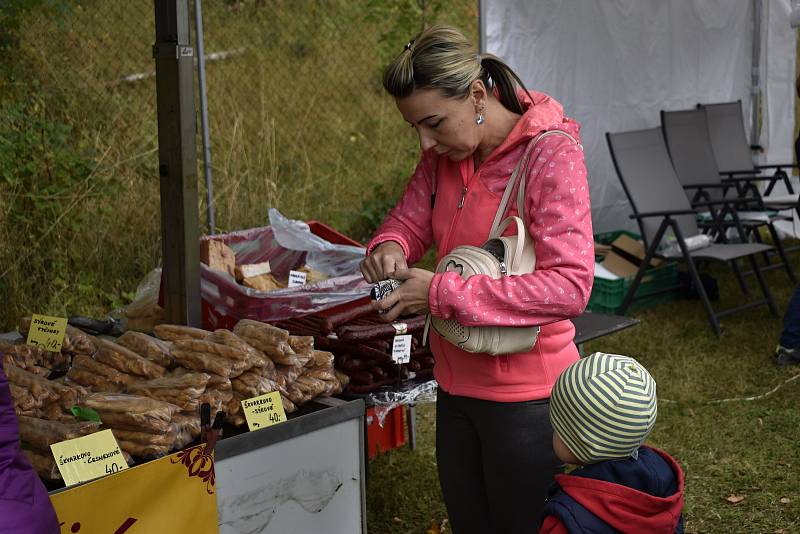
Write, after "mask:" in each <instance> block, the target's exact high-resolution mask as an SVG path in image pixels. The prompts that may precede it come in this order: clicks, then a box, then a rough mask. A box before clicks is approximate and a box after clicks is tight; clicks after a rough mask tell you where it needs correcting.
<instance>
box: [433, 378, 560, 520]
mask: <svg viewBox="0 0 800 534" xmlns="http://www.w3.org/2000/svg"><path fill="white" fill-rule="evenodd" d="M549 409H550V400H549V399H543V400H536V401H527V402H492V401H485V400H479V399H473V398H470V397H458V396H455V395H449V394H447V393H445V392H444V391H442V390H441V388H440V389H439V391H438V398H437V401H436V461H437V464H438V468H439V483H440V484H441V486H442V495H444V501H445V505H446V506H447V513H448V516H449V519H450V524H451V525H452V527H453V533H454V534H468V533H473V532H474V533H480V534H488V533H492V534H504V533H509V534H510V533H514V534H516V533H520V532H537V530H538V528H539V515H540V513H541V511H542V508H543V507H544V504H545V498H546V497H547V489H548V487H549V486H550V483H551V482H552V481H553V476H554V475H555V474H556V473H559V472H561V470H562V464H561V462H560V461H559V460H558V458H557V457H556V455H555V453H554V452H553V447H552V435H553V430H552V427H551V426H550V419H549V415H548V412H549Z"/></svg>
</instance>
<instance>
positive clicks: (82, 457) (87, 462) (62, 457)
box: [50, 430, 128, 486]
mask: <svg viewBox="0 0 800 534" xmlns="http://www.w3.org/2000/svg"><path fill="white" fill-rule="evenodd" d="M50 450H51V451H52V452H53V458H55V459H56V465H57V466H58V472H59V473H61V478H63V479H64V484H66V485H67V486H72V485H73V484H79V483H81V482H86V481H87V480H94V479H95V478H100V477H102V476H105V475H110V474H113V473H116V472H118V471H122V470H123V469H127V468H128V462H126V461H125V458H124V457H123V456H122V451H121V450H120V449H119V445H117V440H116V439H114V434H112V433H111V430H102V431H100V432H95V433H94V434H89V435H88V436H82V437H80V438H75V439H70V440H67V441H62V442H59V443H53V444H52V445H50Z"/></svg>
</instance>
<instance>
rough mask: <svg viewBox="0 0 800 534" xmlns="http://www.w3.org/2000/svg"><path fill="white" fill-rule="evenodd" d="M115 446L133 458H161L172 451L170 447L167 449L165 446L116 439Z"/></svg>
mask: <svg viewBox="0 0 800 534" xmlns="http://www.w3.org/2000/svg"><path fill="white" fill-rule="evenodd" d="M117 444H119V448H120V449H122V450H123V451H125V452H127V453H128V454H130V455H131V456H133V457H134V458H146V459H153V458H161V457H162V456H166V455H167V454H169V451H170V450H171V449H172V447H168V446H166V445H153V444H150V443H139V442H136V441H127V440H124V439H118V440H117Z"/></svg>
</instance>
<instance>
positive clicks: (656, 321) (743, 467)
mask: <svg viewBox="0 0 800 534" xmlns="http://www.w3.org/2000/svg"><path fill="white" fill-rule="evenodd" d="M793 258H794V265H795V269H796V271H798V272H800V255H798V254H797V253H794V254H793ZM709 272H710V273H711V274H713V275H714V276H715V277H716V278H717V280H718V281H719V283H720V289H721V293H722V294H723V295H725V297H726V298H725V299H724V301H723V302H721V303H716V306H720V305H722V306H726V305H728V304H731V303H740V302H742V301H743V300H742V298H743V297H742V296H741V293H740V292H739V289H738V286H737V285H736V283H735V279H734V278H733V276H732V274H729V273H728V272H726V271H724V270H719V269H714V270H712V271H709ZM767 279H768V282H769V284H770V287H771V289H772V291H773V293H774V295H775V298H776V301H777V303H778V307H779V308H780V310H781V313H782V312H783V310H784V309H785V306H786V304H787V302H788V300H789V297H790V295H791V292H792V289H793V287H792V285H791V284H790V283H789V281H788V278H787V276H786V274H785V272H783V271H770V272H769V273H767ZM748 280H749V281H750V286H751V298H752V297H754V296H755V293H756V291H757V290H756V284H755V281H754V280H753V279H752V277H749V278H748ZM632 315H633V316H634V317H636V318H638V319H641V321H642V323H641V324H640V325H639V326H637V327H634V328H631V329H629V330H627V331H623V332H620V333H617V334H614V335H610V336H607V337H604V338H601V339H598V340H595V341H593V342H590V343H588V344H587V345H586V346H585V347H584V348H585V351H586V353H587V354H589V353H591V352H595V351H603V352H611V353H619V354H626V355H630V356H633V357H635V358H637V359H638V360H639V361H640V362H641V363H642V364H644V365H645V366H646V367H647V368H648V370H649V371H650V372H651V374H652V375H653V377H654V378H655V379H656V381H657V383H658V395H659V399H660V400H661V402H660V403H659V415H658V421H657V423H656V427H655V430H654V432H653V434H652V435H651V437H650V438H649V440H648V443H650V444H652V445H654V446H657V447H660V448H663V449H665V450H666V451H668V452H669V453H670V454H672V455H673V456H674V457H675V458H676V459H677V460H678V461H679V462H680V464H681V465H682V466H683V469H684V472H685V473H686V505H685V508H684V513H685V518H686V530H687V532H694V533H701V532H702V533H716V532H719V533H738V532H742V533H744V532H748V533H752V532H764V533H772V532H783V533H787V534H788V533H790V532H798V531H800V477H798V469H799V468H800V378H799V379H797V380H793V381H792V382H789V383H788V384H786V385H785V386H783V387H781V388H780V389H778V391H777V392H775V393H773V394H771V395H769V396H767V397H765V398H762V399H758V400H754V401H734V402H725V403H711V401H714V400H719V399H726V398H737V397H750V396H755V395H762V394H764V393H766V392H767V391H769V390H771V389H773V388H774V387H775V386H777V385H779V384H782V383H783V382H785V381H786V380H788V379H790V378H791V377H793V376H797V375H798V374H800V366H795V367H790V368H778V367H776V366H774V365H773V363H772V361H771V354H772V351H773V350H774V349H775V346H776V344H777V340H778V338H779V336H780V332H781V330H782V320H781V318H775V317H772V316H771V315H770V314H769V311H768V309H767V308H766V307H765V306H764V307H760V308H756V309H754V310H750V311H748V312H744V313H741V314H737V315H732V316H729V317H726V318H724V319H723V321H722V325H723V335H722V338H721V339H719V340H718V339H716V338H715V337H714V335H713V333H712V331H711V328H710V327H709V325H708V322H707V320H706V317H705V314H704V313H703V311H702V306H701V304H700V302H699V301H690V300H679V301H676V302H673V303H670V304H666V305H661V306H658V307H656V308H653V309H649V310H642V311H637V312H634V313H633V314H632ZM669 401H673V402H669ZM417 414H418V415H417V425H418V426H417V428H418V434H419V446H418V449H417V450H416V451H413V452H412V451H410V450H408V448H402V449H399V450H394V451H389V452H387V453H385V454H382V455H380V456H379V457H377V458H376V459H375V460H373V461H372V462H371V464H370V480H369V488H368V491H367V511H368V526H369V529H370V532H379V533H382V534H384V533H385V534H393V533H417V532H419V533H424V532H426V530H427V529H428V528H430V526H431V522H432V521H436V522H437V523H441V521H442V520H443V519H444V518H446V517H447V512H446V510H445V508H444V504H443V502H442V498H441V493H440V490H439V486H438V481H437V477H436V460H435V456H434V434H435V424H434V418H435V407H434V406H433V405H423V406H420V407H419V408H418V410H417ZM731 495H737V496H744V500H743V501H742V502H740V503H739V504H736V505H734V504H731V503H729V502H727V501H726V500H725V499H726V498H727V497H729V496H731ZM781 499H784V500H785V499H788V502H781ZM395 518H397V519H395ZM445 531H447V532H449V531H450V530H449V529H445Z"/></svg>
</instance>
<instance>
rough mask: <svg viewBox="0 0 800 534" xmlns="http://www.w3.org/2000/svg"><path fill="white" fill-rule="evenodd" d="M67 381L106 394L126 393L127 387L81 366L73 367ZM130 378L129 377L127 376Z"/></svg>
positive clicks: (68, 372) (68, 373)
mask: <svg viewBox="0 0 800 534" xmlns="http://www.w3.org/2000/svg"><path fill="white" fill-rule="evenodd" d="M66 376H67V380H69V382H70V383H71V384H77V385H80V386H83V387H85V388H88V389H90V390H91V391H98V392H105V393H122V392H123V391H125V385H124V384H120V383H119V382H112V381H111V380H109V379H108V378H106V377H105V376H103V375H99V374H97V373H95V372H93V371H90V370H88V369H86V368H85V367H81V366H80V365H73V366H72V367H70V369H69V371H67V375H66ZM125 376H128V375H125Z"/></svg>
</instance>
